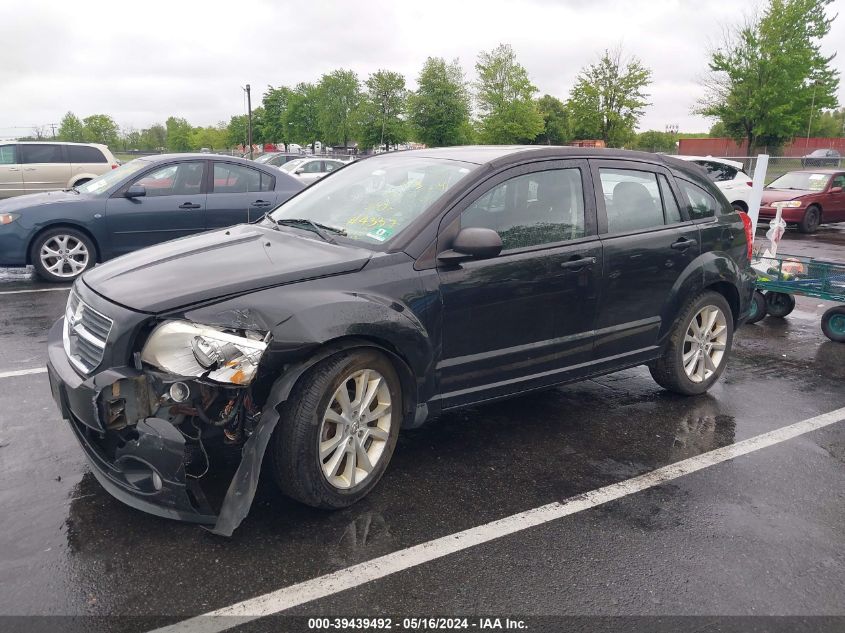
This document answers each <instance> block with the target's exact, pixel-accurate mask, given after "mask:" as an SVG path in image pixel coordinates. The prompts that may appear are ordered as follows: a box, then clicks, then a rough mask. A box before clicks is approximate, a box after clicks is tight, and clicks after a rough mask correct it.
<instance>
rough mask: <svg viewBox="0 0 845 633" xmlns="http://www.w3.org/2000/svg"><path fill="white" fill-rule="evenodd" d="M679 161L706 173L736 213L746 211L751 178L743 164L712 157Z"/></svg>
mask: <svg viewBox="0 0 845 633" xmlns="http://www.w3.org/2000/svg"><path fill="white" fill-rule="evenodd" d="M676 158H680V159H681V160H686V161H689V162H691V163H695V164H696V165H698V166H699V167H702V168H703V169H704V171H706V172H707V176H708V178H710V180H712V181H713V182H714V183H715V184H716V186H717V187H718V188H719V190H720V191H721V192H722V193H723V194H725V197H726V198H727V199H728V202H730V203H731V205H732V206H733V207H734V208H735V209H737V210H738V211H748V197H749V196H750V195H751V185H752V184H753V183H752V180H751V176H749V175H748V174H746V173H745V172H744V171H743V169H744V167H743V164H742V163H740V162H737V161H734V160H727V159H725V158H714V157H712V156H677V157H676Z"/></svg>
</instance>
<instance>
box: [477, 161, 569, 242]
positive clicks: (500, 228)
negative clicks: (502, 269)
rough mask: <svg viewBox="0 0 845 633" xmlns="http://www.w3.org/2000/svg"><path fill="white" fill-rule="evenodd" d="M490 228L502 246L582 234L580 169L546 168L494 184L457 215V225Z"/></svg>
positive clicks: (567, 237)
mask: <svg viewBox="0 0 845 633" xmlns="http://www.w3.org/2000/svg"><path fill="white" fill-rule="evenodd" d="M466 227H483V228H488V229H493V230H494V231H496V232H497V233H498V234H499V236H500V237H501V238H502V247H503V250H506V251H507V250H513V249H517V248H528V247H531V246H539V245H542V244H554V243H556V242H562V241H565V240H572V239H577V238H579V237H584V235H585V230H584V191H583V188H582V186H581V170H580V169H551V170H548V171H538V172H532V173H529V174H524V175H521V176H516V177H514V178H511V179H509V180H506V181H505V182H503V183H501V184H499V185H496V186H495V187H493V189H491V190H489V191H488V192H486V193H484V194H483V195H482V196H481V197H480V198H478V199H477V200H476V201H475V202H473V203H472V205H471V206H469V207H468V208H467V209H466V210H465V211H464V212H463V214H462V215H461V228H466Z"/></svg>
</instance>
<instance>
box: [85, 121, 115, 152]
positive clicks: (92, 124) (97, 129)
mask: <svg viewBox="0 0 845 633" xmlns="http://www.w3.org/2000/svg"><path fill="white" fill-rule="evenodd" d="M82 123H83V124H84V125H85V133H84V137H85V140H86V141H87V142H88V143H102V144H103V145H117V143H118V134H119V129H118V127H117V123H115V122H114V119H112V118H111V117H110V116H109V115H107V114H92V115H91V116H88V117H85V118H84V119H83V120H82Z"/></svg>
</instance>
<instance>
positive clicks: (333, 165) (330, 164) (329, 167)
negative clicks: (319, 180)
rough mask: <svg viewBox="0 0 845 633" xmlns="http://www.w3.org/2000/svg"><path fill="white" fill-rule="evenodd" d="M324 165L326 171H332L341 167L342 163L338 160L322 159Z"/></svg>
mask: <svg viewBox="0 0 845 633" xmlns="http://www.w3.org/2000/svg"><path fill="white" fill-rule="evenodd" d="M323 162H324V163H325V165H326V171H334V170H335V169H337V168H338V167H343V163H341V162H338V161H336V160H327V161H323Z"/></svg>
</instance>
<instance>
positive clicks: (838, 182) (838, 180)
mask: <svg viewBox="0 0 845 633" xmlns="http://www.w3.org/2000/svg"><path fill="white" fill-rule="evenodd" d="M0 149H2V148H0ZM0 162H2V161H0ZM830 186H831V188H833V187H843V188H845V174H839V175H838V176H834V177H833V182H832V183H830Z"/></svg>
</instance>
